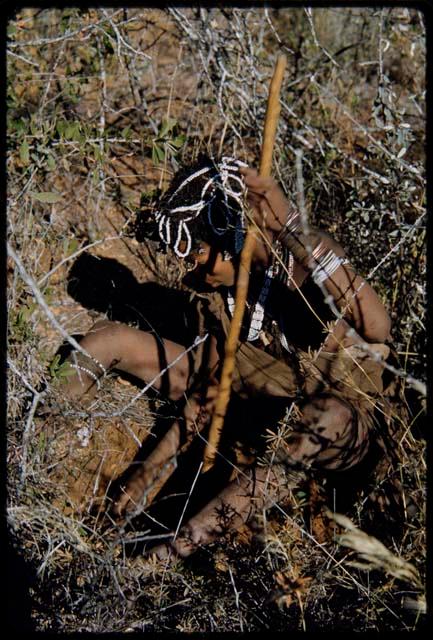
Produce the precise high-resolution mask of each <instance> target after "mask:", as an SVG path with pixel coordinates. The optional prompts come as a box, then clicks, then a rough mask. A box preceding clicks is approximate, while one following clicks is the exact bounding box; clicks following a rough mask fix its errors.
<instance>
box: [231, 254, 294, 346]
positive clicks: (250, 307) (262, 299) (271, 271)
mask: <svg viewBox="0 0 433 640" xmlns="http://www.w3.org/2000/svg"><path fill="white" fill-rule="evenodd" d="M293 266H294V262H293V255H292V253H290V251H288V250H287V249H285V247H282V246H281V245H279V246H278V247H277V248H276V250H275V251H274V254H273V259H272V262H271V264H270V266H269V267H268V268H267V269H266V271H265V273H264V276H263V282H262V286H261V288H260V290H259V292H258V294H257V293H256V295H255V296H253V298H255V300H254V299H253V300H251V299H249V300H248V301H247V304H246V310H245V316H246V318H245V319H244V326H247V327H248V334H247V337H246V339H247V341H248V342H254V340H257V339H258V338H260V334H261V332H262V328H263V321H264V318H265V314H266V302H267V299H268V295H269V290H270V287H271V285H272V282H273V281H274V280H279V281H281V282H283V283H284V284H286V285H287V286H289V284H290V282H291V280H292V277H293ZM249 297H250V296H249ZM227 305H228V309H229V312H230V315H231V316H233V313H234V309H235V299H234V297H233V292H232V290H231V289H229V290H228V292H227Z"/></svg>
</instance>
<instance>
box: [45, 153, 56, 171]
mask: <svg viewBox="0 0 433 640" xmlns="http://www.w3.org/2000/svg"><path fill="white" fill-rule="evenodd" d="M47 167H48V169H49V170H50V171H53V169H55V168H56V161H55V160H54V158H53V156H52V155H51V154H49V155H48V156H47Z"/></svg>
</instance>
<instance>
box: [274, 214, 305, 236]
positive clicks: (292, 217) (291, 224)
mask: <svg viewBox="0 0 433 640" xmlns="http://www.w3.org/2000/svg"><path fill="white" fill-rule="evenodd" d="M300 226H301V220H300V215H299V211H296V210H295V211H292V213H289V216H288V218H287V220H286V222H285V224H284V226H283V228H282V229H281V231H280V233H279V234H278V237H277V240H278V241H280V242H281V240H283V241H284V240H285V238H286V237H287V236H288V235H290V234H292V233H295V231H297V230H298V229H299V227H300Z"/></svg>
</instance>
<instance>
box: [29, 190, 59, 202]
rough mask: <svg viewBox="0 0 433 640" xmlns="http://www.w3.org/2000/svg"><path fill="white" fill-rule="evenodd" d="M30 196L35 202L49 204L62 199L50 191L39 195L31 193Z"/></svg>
mask: <svg viewBox="0 0 433 640" xmlns="http://www.w3.org/2000/svg"><path fill="white" fill-rule="evenodd" d="M30 195H31V196H32V198H34V199H35V200H38V202H47V203H49V204H53V203H54V202H59V200H61V199H62V196H61V195H60V194H59V193H53V192H52V191H41V192H40V193H35V192H34V191H32V192H31V193H30Z"/></svg>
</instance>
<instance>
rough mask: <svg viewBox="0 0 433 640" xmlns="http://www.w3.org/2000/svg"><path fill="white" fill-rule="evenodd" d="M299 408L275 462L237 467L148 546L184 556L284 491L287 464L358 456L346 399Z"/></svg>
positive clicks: (360, 442)
mask: <svg viewBox="0 0 433 640" xmlns="http://www.w3.org/2000/svg"><path fill="white" fill-rule="evenodd" d="M302 413H303V418H302V420H301V423H300V424H299V425H298V427H297V429H296V431H294V433H293V434H292V435H291V436H290V437H289V438H287V440H286V442H283V443H282V445H281V447H280V448H279V449H278V451H277V452H275V454H274V456H275V457H274V459H275V460H276V463H275V464H273V465H271V466H270V467H269V468H267V467H257V468H256V469H255V470H252V469H250V470H248V471H247V472H245V473H242V474H241V475H240V476H239V478H237V479H236V480H234V481H232V482H231V483H230V484H229V485H228V486H227V487H226V488H225V489H223V490H222V491H221V492H220V493H219V494H218V495H217V496H216V497H215V498H214V499H213V500H211V501H210V502H209V503H208V504H207V505H206V506H205V507H204V508H203V509H202V510H201V511H200V512H199V513H198V514H196V515H195V516H193V517H192V518H191V519H190V520H189V521H188V523H187V524H186V525H185V526H184V527H182V529H181V530H180V532H179V535H178V536H177V538H176V539H175V540H173V541H172V542H171V543H170V544H164V545H160V546H158V547H156V548H154V549H152V550H151V551H152V552H153V553H156V555H157V556H158V557H159V558H161V559H162V558H166V557H168V555H170V554H173V553H174V554H175V555H179V556H181V557H187V556H189V555H190V554H191V553H193V552H194V551H195V550H196V549H197V548H198V547H199V546H202V545H206V544H209V543H210V542H212V541H214V540H216V539H217V538H218V537H219V536H221V535H223V534H224V533H226V532H227V531H229V530H230V529H238V528H239V527H240V526H241V525H242V524H243V523H245V522H248V520H249V519H250V518H251V517H252V515H253V514H255V513H258V512H260V511H261V510H262V509H267V508H269V506H271V505H272V504H273V503H275V502H277V503H278V501H279V500H281V499H283V498H284V497H286V496H287V495H288V494H289V490H290V481H289V480H288V478H287V475H288V474H287V471H288V470H289V469H290V468H291V469H294V468H301V469H307V468H308V467H309V466H313V465H314V466H315V467H322V468H327V469H333V470H337V469H339V468H348V467H350V466H353V465H354V464H356V463H357V462H359V461H360V459H361V458H362V457H363V455H364V453H365V451H366V448H367V447H368V437H367V434H366V433H364V432H363V430H362V427H361V426H360V425H357V423H356V420H354V416H353V414H352V411H351V409H350V407H349V405H347V404H346V403H344V402H341V401H340V400H339V399H337V398H335V397H332V396H327V397H317V398H312V399H311V400H310V401H309V402H308V403H306V404H305V405H304V407H303V410H302Z"/></svg>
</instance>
